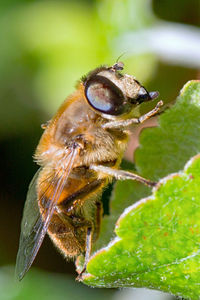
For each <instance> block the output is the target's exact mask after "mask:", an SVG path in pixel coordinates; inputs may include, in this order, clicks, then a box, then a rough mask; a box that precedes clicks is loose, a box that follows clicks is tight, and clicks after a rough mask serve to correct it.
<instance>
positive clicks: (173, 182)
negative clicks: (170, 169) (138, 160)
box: [84, 156, 200, 299]
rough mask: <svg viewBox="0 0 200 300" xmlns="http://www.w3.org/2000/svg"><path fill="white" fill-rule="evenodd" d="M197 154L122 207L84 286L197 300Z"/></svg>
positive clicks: (199, 221) (199, 237) (199, 162)
mask: <svg viewBox="0 0 200 300" xmlns="http://www.w3.org/2000/svg"><path fill="white" fill-rule="evenodd" d="M199 186H200V156H196V157H195V158H194V159H192V160H191V161H190V162H189V163H188V164H187V165H186V167H185V170H184V171H183V172H180V173H177V174H172V175H170V176H168V177H166V178H164V179H163V180H161V182H160V183H159V185H158V187H157V188H156V189H155V191H154V193H153V195H152V196H151V197H148V198H145V199H142V200H140V201H138V202H137V203H136V204H134V205H133V206H131V207H129V208H127V209H126V210H125V212H124V213H123V215H122V216H121V217H120V219H119V220H118V222H117V225H116V230H115V231H116V234H117V237H116V238H115V239H114V240H113V241H112V242H111V243H110V244H109V245H108V246H107V247H106V248H104V249H102V250H100V251H99V252H97V253H96V254H95V255H94V256H93V257H92V258H91V260H90V262H89V263H88V266H87V271H88V272H89V274H87V275H85V277H84V282H85V283H87V284H89V285H93V286H100V287H101V286H106V287H142V286H145V287H148V288H153V289H158V290H162V291H165V292H169V293H173V294H175V295H179V296H183V297H187V298H192V299H198V297H199V294H200V279H199V278H200V247H199V246H200V194H199Z"/></svg>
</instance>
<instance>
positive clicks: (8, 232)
mask: <svg viewBox="0 0 200 300" xmlns="http://www.w3.org/2000/svg"><path fill="white" fill-rule="evenodd" d="M199 49H200V0H190V1H188V0H162V1H159V0H153V1H148V0H102V1H100V0H99V1H97V0H96V1H95V0H85V1H84V0H82V1H81V0H79V1H77V0H76V1H75V0H73V1H64V0H63V1H56V0H55V1H53V0H52V1H49V0H44V1H34V0H1V1H0V161H1V169H0V179H1V180H0V185H1V188H0V201H1V210H0V236H1V242H0V265H1V268H0V300H1V299H2V300H4V299H12V300H16V299H20V300H23V299H28V300H29V299H37V298H38V297H40V299H41V300H43V299H44V300H45V299H58V300H60V299H90V298H91V299H92V298H93V297H96V299H101V298H102V297H104V296H105V297H107V298H108V299H130V295H131V297H135V298H134V299H150V298H151V296H150V294H148V296H147V295H146V294H143V292H144V291H143V290H141V294H137V295H136V293H138V292H136V291H130V290H129V291H128V292H127V291H124V292H122V291H116V290H103V289H90V288H88V287H85V286H83V285H82V284H79V283H77V282H75V280H74V279H75V276H76V275H75V270H74V266H73V263H72V262H69V263H66V262H65V261H64V259H63V258H62V257H61V255H60V254H59V253H58V252H57V251H56V250H55V248H54V246H53V245H52V243H51V242H50V241H49V239H48V238H45V241H44V243H43V245H42V247H41V249H40V251H39V254H38V256H37V258H36V261H35V263H34V267H35V268H37V270H36V269H35V270H34V267H33V268H32V269H31V271H30V272H29V274H28V275H27V276H26V277H25V279H24V280H23V281H22V283H20V284H16V283H14V282H13V266H14V263H15V257H16V253H17V248H18V239H19V232H20V220H21V216H22V211H23V205H24V200H25V197H26V191H27V187H28V184H29V182H30V180H31V178H32V177H33V174H34V172H35V171H36V169H37V166H36V165H35V164H34V163H33V161H32V155H33V153H34V149H35V148H36V146H37V143H38V140H39V138H40V135H41V133H42V129H41V127H40V124H42V123H44V122H45V121H47V120H48V119H49V118H51V116H52V115H53V114H54V113H55V111H56V109H57V108H58V107H59V105H60V104H61V103H62V101H63V100H64V99H65V98H66V96H67V95H69V93H71V92H73V90H74V86H75V83H76V81H77V80H78V79H79V78H80V77H81V76H82V75H84V74H85V73H87V72H88V71H90V70H91V69H92V68H95V67H97V66H98V65H100V64H113V63H114V62H115V61H116V60H117V58H118V57H119V56H120V55H121V54H123V56H122V58H121V59H120V60H122V61H123V62H124V63H125V72H126V73H130V74H133V75H135V76H136V77H137V79H138V80H139V81H141V82H142V83H143V84H144V85H145V86H146V87H147V88H148V89H149V90H158V91H160V95H161V97H162V99H163V100H164V101H165V102H166V103H168V102H171V101H173V100H174V99H175V97H176V96H177V94H178V92H179V90H180V88H181V87H182V86H183V84H184V83H185V82H186V81H187V80H190V79H198V78H200V51H199ZM152 105H153V104H152ZM149 293H150V292H149ZM141 297H142V298H141ZM146 297H147V298H146ZM156 297H158V298H156ZM164 297H168V298H164ZM152 299H171V298H170V296H166V295H160V294H156V296H155V295H153V296H152Z"/></svg>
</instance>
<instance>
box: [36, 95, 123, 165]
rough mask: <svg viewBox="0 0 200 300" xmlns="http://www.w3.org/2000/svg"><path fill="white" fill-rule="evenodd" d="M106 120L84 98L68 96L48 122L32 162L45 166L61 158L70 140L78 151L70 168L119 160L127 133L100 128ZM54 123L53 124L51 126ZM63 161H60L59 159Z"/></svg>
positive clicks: (70, 144)
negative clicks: (76, 145)
mask: <svg viewBox="0 0 200 300" xmlns="http://www.w3.org/2000/svg"><path fill="white" fill-rule="evenodd" d="M106 121H107V120H105V119H103V118H102V117H99V115H98V114H97V113H95V112H94V111H93V110H92V109H91V108H90V107H89V106H88V105H87V103H85V100H84V99H80V98H78V95H77V101H76V99H74V98H73V99H68V101H67V102H65V103H64V104H63V106H61V108H60V111H59V114H57V117H56V119H52V120H51V121H50V122H49V125H48V128H47V129H46V130H45V132H44V134H43V136H42V138H41V140H40V143H39V145H38V148H37V150H36V154H35V159H36V161H37V162H38V163H39V164H40V165H42V166H45V165H47V164H51V165H52V164H56V163H58V162H59V161H62V160H63V157H64V156H65V155H66V153H67V151H69V149H70V147H71V146H72V144H73V143H75V142H76V143H78V144H80V147H81V151H80V155H79V157H78V158H77V159H76V162H75V165H74V167H78V166H89V165H90V164H98V163H106V162H108V163H109V162H111V161H114V160H116V161H118V164H119V163H120V161H121V156H122V155H123V152H124V150H125V146H126V143H127V137H128V134H127V132H123V131H119V130H108V129H104V128H102V124H103V123H105V122H106ZM55 123H56V126H54V125H55ZM63 163H64V161H63Z"/></svg>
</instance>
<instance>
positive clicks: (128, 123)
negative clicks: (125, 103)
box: [102, 100, 163, 129]
mask: <svg viewBox="0 0 200 300" xmlns="http://www.w3.org/2000/svg"><path fill="white" fill-rule="evenodd" d="M162 105H163V101H162V100H161V101H159V102H158V103H157V105H156V106H155V107H154V109H152V110H151V111H149V112H148V113H146V114H145V115H143V116H141V117H139V118H132V119H128V120H119V121H118V120H117V121H111V122H108V123H105V124H103V125H102V127H103V128H105V129H107V128H110V129H112V128H126V127H129V126H131V125H133V124H140V123H143V122H144V121H146V120H148V119H149V118H151V117H153V116H154V115H156V114H157V113H158V112H159V110H160V108H161V106H162Z"/></svg>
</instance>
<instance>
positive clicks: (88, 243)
mask: <svg viewBox="0 0 200 300" xmlns="http://www.w3.org/2000/svg"><path fill="white" fill-rule="evenodd" d="M91 248H92V227H88V228H87V233H86V249H85V261H84V265H83V269H82V271H81V272H80V273H79V275H78V276H77V278H76V279H77V280H81V279H82V275H83V273H84V272H85V271H86V267H87V263H88V261H89V258H90V253H91Z"/></svg>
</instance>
